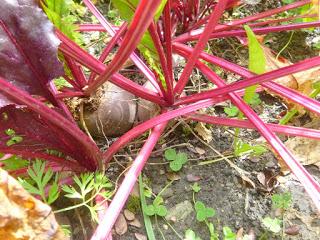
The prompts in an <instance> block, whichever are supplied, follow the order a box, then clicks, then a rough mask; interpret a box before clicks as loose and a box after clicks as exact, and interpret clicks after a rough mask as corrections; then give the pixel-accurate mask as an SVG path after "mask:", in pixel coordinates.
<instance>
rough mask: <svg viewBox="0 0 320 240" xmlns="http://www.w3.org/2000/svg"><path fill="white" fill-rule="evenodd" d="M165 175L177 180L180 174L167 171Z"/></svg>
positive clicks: (169, 178) (171, 179)
mask: <svg viewBox="0 0 320 240" xmlns="http://www.w3.org/2000/svg"><path fill="white" fill-rule="evenodd" d="M166 176H167V178H168V180H170V181H178V180H180V179H181V177H180V175H179V174H177V173H174V172H168V173H167V174H166Z"/></svg>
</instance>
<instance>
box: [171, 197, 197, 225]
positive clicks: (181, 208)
mask: <svg viewBox="0 0 320 240" xmlns="http://www.w3.org/2000/svg"><path fill="white" fill-rule="evenodd" d="M192 212H193V206H192V203H191V202H190V201H187V200H186V201H184V202H181V203H178V204H177V205H175V206H174V207H172V208H170V209H169V211H168V215H167V216H166V220H168V221H169V220H171V219H175V221H177V222H179V221H183V220H184V219H186V218H187V217H188V215H189V214H190V213H192Z"/></svg>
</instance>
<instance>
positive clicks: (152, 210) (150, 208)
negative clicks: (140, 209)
mask: <svg viewBox="0 0 320 240" xmlns="http://www.w3.org/2000/svg"><path fill="white" fill-rule="evenodd" d="M145 213H146V214H147V215H148V216H160V217H164V216H166V215H167V213H168V210H167V208H166V207H165V206H164V205H163V198H162V197H159V196H157V197H156V198H155V199H154V200H153V203H152V204H151V205H147V207H146V208H145Z"/></svg>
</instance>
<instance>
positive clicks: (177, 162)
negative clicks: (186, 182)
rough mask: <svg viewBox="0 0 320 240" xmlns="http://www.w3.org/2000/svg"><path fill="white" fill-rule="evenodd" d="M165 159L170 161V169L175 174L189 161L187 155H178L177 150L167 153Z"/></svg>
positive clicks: (167, 151)
mask: <svg viewBox="0 0 320 240" xmlns="http://www.w3.org/2000/svg"><path fill="white" fill-rule="evenodd" d="M164 157H165V158H166V159H167V160H168V161H170V165H169V166H170V169H171V170H172V171H174V172H178V171H179V170H180V169H181V168H182V167H183V165H184V164H185V163H186V162H187V161H188V156H187V154H185V153H177V152H176V150H175V149H172V148H170V149H168V150H166V151H165V153H164Z"/></svg>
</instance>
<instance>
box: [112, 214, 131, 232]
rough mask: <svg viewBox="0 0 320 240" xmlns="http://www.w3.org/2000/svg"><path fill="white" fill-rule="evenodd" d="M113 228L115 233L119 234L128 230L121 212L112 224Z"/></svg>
mask: <svg viewBox="0 0 320 240" xmlns="http://www.w3.org/2000/svg"><path fill="white" fill-rule="evenodd" d="M114 228H115V230H116V233H117V234H118V235H120V236H121V235H123V234H125V233H126V232H127V231H128V224H127V221H126V219H125V217H124V216H123V214H122V213H121V214H120V215H119V217H118V219H117V221H116V223H115V224H114Z"/></svg>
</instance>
